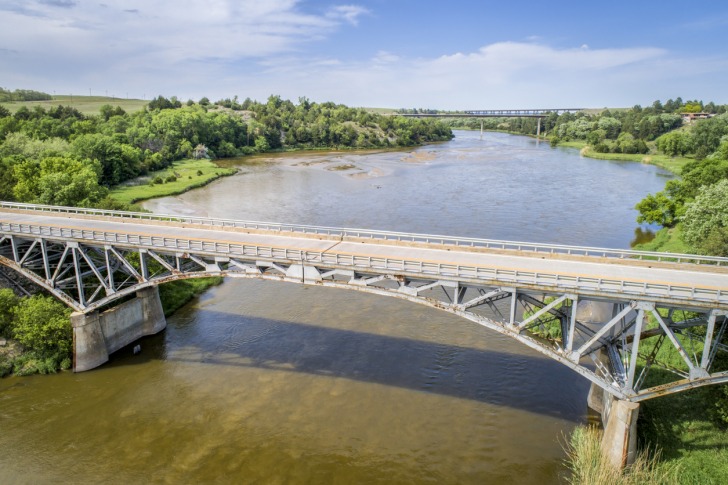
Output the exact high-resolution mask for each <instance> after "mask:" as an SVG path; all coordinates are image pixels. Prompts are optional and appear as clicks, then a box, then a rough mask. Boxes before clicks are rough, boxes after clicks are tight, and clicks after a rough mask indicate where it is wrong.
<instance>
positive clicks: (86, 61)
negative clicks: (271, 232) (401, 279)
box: [0, 0, 728, 109]
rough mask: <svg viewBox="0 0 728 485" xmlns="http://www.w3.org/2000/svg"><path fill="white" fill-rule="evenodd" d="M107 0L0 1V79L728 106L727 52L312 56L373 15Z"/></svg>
mask: <svg viewBox="0 0 728 485" xmlns="http://www.w3.org/2000/svg"><path fill="white" fill-rule="evenodd" d="M103 1H105V3H86V2H80V1H77V0H32V1H31V0H4V1H3V0H0V12H2V17H3V25H4V28H3V29H1V30H0V72H2V73H3V85H4V86H5V87H8V88H11V89H13V88H29V89H40V90H46V91H53V90H56V91H57V92H58V93H70V92H73V93H86V92H87V90H88V88H89V87H90V88H92V90H93V92H94V93H96V94H98V93H100V92H104V91H106V90H108V92H109V94H112V93H115V94H117V95H124V94H126V93H130V95H131V96H136V97H141V96H142V95H146V97H147V98H149V97H150V96H154V95H156V94H164V95H167V96H171V95H177V96H179V97H181V98H183V99H184V98H187V97H192V98H195V99H198V98H200V97H202V96H208V97H210V98H215V99H217V98H219V97H228V96H233V95H235V94H238V95H239V96H241V97H247V96H249V97H251V98H256V99H265V98H266V97H267V96H268V95H270V94H280V95H281V96H284V97H287V98H290V99H297V98H298V97H299V96H307V97H309V98H310V99H314V100H319V101H324V100H332V101H336V102H343V103H347V104H352V105H358V106H388V107H405V106H406V107H413V106H417V107H432V108H442V109H450V108H454V109H467V108H494V109H495V108H517V107H525V108H527V107H554V106H559V105H561V106H564V105H570V106H574V105H577V106H587V107H602V106H630V105H632V104H635V103H641V104H646V103H650V102H651V101H652V100H654V99H657V98H663V99H667V98H669V97H673V98H674V97H676V96H682V97H683V99H692V98H696V97H697V98H703V99H706V100H708V99H712V100H714V101H716V102H728V99H725V96H726V94H725V90H724V89H723V86H722V85H721V82H720V80H722V79H725V78H727V77H728V61H727V60H726V58H724V57H723V58H717V59H716V58H712V59H706V58H700V57H699V56H693V57H692V58H690V59H689V60H685V59H680V58H677V57H675V56H674V55H672V54H671V53H670V52H668V51H666V50H663V49H659V48H654V47H633V48H618V49H616V48H615V49H605V48H592V47H589V46H587V45H586V44H581V43H579V44H576V45H575V46H573V47H567V48H562V47H554V46H551V45H549V44H547V43H545V41H544V40H538V41H528V42H496V43H491V44H488V45H485V46H483V47H481V48H480V49H476V50H472V51H464V52H451V53H447V54H446V55H441V56H438V57H429V58H406V57H403V56H401V55H399V54H397V53H396V49H397V46H392V47H393V48H392V50H385V49H382V50H380V48H379V47H378V48H377V50H375V51H374V52H370V53H368V54H367V53H364V54H363V55H362V46H355V47H356V49H357V50H356V52H352V54H353V55H359V56H360V57H359V59H360V60H356V61H352V60H350V59H345V58H337V57H334V56H330V55H329V56H327V55H323V54H312V53H311V52H312V51H314V50H315V49H314V47H317V46H320V45H321V44H323V41H325V40H326V39H327V38H328V37H330V36H332V34H333V33H335V32H337V30H339V29H345V28H351V27H350V25H355V24H356V22H357V21H358V20H360V19H361V18H362V16H364V15H368V14H369V12H368V11H367V10H366V9H365V8H363V7H359V6H356V5H339V6H334V7H331V8H329V9H328V10H327V11H324V12H323V13H319V14H313V13H309V12H308V11H306V10H305V8H304V5H303V3H302V2H300V1H299V0H266V1H260V0H208V1H205V2H201V1H199V0H174V1H173V0H156V1H155V2H148V1H147V0H103ZM338 39H340V37H338V38H337V40H338ZM364 49H366V46H364ZM684 66H689V69H685V67H684Z"/></svg>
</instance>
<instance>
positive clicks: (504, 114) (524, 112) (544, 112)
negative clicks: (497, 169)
mask: <svg viewBox="0 0 728 485" xmlns="http://www.w3.org/2000/svg"><path fill="white" fill-rule="evenodd" d="M585 109H586V108H551V109H475V110H465V111H452V112H437V113H397V114H394V115H393V116H405V117H408V118H537V119H538V124H537V126H536V138H540V137H541V120H542V119H543V118H546V117H548V116H549V115H551V114H554V113H555V114H557V115H561V114H564V113H578V112H580V111H584V110H585ZM480 132H481V136H482V133H483V122H482V121H481V123H480Z"/></svg>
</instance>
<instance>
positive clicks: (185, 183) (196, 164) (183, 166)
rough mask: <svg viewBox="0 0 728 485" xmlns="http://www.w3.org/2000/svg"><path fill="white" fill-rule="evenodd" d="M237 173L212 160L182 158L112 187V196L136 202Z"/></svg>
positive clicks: (166, 195) (181, 190)
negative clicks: (162, 167) (160, 168)
mask: <svg viewBox="0 0 728 485" xmlns="http://www.w3.org/2000/svg"><path fill="white" fill-rule="evenodd" d="M235 173H237V170H235V169H231V168H223V167H220V166H218V165H217V164H216V163H215V162H213V161H211V160H206V159H202V160H194V159H187V160H180V161H178V162H174V163H173V164H172V165H171V166H169V167H167V168H165V169H162V170H157V171H155V172H151V173H149V174H147V175H145V176H143V177H137V178H135V179H133V180H130V181H128V182H125V183H124V184H121V185H118V186H116V187H113V188H112V189H111V192H110V193H109V196H110V197H111V198H113V199H115V200H117V201H119V202H121V203H123V204H135V203H137V202H140V201H142V200H146V199H151V198H153V197H168V196H172V195H179V194H183V193H185V192H187V191H189V190H192V189H196V188H199V187H204V186H205V185H207V184H209V183H210V182H213V181H215V180H217V179H219V178H221V177H226V176H229V175H233V174H235Z"/></svg>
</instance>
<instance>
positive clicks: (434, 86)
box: [246, 42, 728, 109]
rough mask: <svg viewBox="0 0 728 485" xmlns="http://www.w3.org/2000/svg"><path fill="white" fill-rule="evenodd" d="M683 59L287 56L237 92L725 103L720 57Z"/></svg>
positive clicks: (501, 48)
mask: <svg viewBox="0 0 728 485" xmlns="http://www.w3.org/2000/svg"><path fill="white" fill-rule="evenodd" d="M387 61H389V62H387ZM684 63H685V61H684V60H682V59H679V58H675V57H673V56H671V54H670V53H669V52H667V51H665V50H663V49H657V48H651V47H635V48H622V49H591V48H589V49H584V48H582V47H581V46H579V47H573V48H555V47H551V46H548V45H544V44H534V43H518V42H501V43H494V44H490V45H487V46H484V47H482V48H481V49H479V50H477V51H475V52H470V53H453V54H449V55H444V56H440V57H437V58H429V59H428V58H424V59H402V58H400V57H398V56H395V55H393V54H390V53H388V52H378V53H377V54H376V55H375V56H374V57H373V58H372V59H371V60H369V61H367V62H349V63H346V62H339V63H337V64H329V65H324V66H323V67H321V68H319V67H317V66H316V65H315V64H316V63H314V62H311V61H310V60H305V61H298V62H297V61H295V60H294V59H288V60H287V62H286V63H285V66H284V67H283V68H282V69H281V70H279V71H276V72H275V74H274V75H268V74H267V73H263V74H261V75H254V76H250V77H248V78H247V79H246V86H248V87H249V88H251V89H259V90H262V91H263V92H264V93H271V92H275V93H280V94H281V95H283V96H285V97H289V98H291V99H296V98H297V97H298V96H301V95H306V96H308V97H309V98H311V99H315V100H320V101H323V100H333V101H337V102H345V103H348V104H352V105H356V106H382V107H394V108H398V107H430V108H440V109H468V108H493V109H497V108H549V107H604V106H612V107H619V106H632V105H634V104H638V103H639V104H649V103H651V102H652V101H653V100H654V99H658V98H662V99H667V98H670V97H675V96H683V97H684V98H685V99H688V98H692V97H699V98H704V99H706V100H707V99H713V100H715V101H717V102H721V101H722V102H726V101H728V100H726V99H725V94H724V90H723V88H722V85H721V84H722V83H720V81H719V80H720V79H724V78H725V77H726V74H727V73H728V61H726V59H700V58H692V59H691V60H690V65H691V70H690V72H687V71H686V70H684V69H678V67H679V66H680V65H685V64H684ZM693 69H694V70H693ZM696 73H701V75H699V76H696V75H695V74H696Z"/></svg>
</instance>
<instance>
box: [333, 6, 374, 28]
mask: <svg viewBox="0 0 728 485" xmlns="http://www.w3.org/2000/svg"><path fill="white" fill-rule="evenodd" d="M368 13H369V10H367V9H366V8H364V7H360V6H359V5H337V6H335V7H333V8H331V10H329V11H328V13H327V14H326V16H327V17H328V18H331V19H344V20H346V21H347V22H349V23H350V24H351V25H357V24H358V23H359V17H360V16H362V15H365V14H368Z"/></svg>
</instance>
